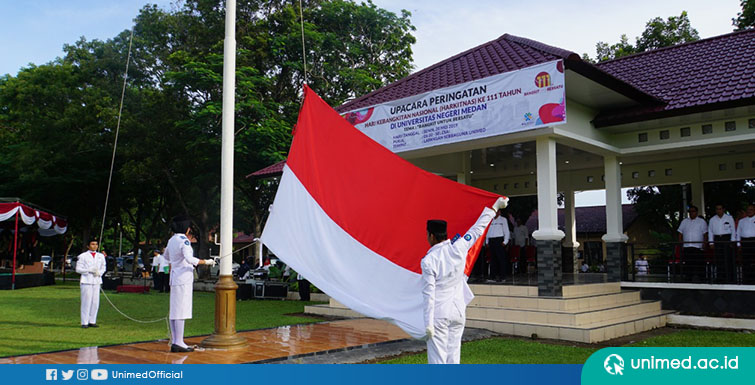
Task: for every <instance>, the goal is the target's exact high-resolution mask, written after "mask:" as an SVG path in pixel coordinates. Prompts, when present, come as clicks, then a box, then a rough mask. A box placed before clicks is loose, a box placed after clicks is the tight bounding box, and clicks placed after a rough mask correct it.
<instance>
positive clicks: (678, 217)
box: [627, 185, 686, 240]
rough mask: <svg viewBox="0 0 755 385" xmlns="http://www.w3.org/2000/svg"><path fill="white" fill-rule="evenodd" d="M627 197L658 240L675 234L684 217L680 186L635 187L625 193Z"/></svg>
mask: <svg viewBox="0 0 755 385" xmlns="http://www.w3.org/2000/svg"><path fill="white" fill-rule="evenodd" d="M627 196H628V197H629V200H631V201H632V203H633V204H634V210H635V211H636V212H637V215H638V216H640V217H641V218H643V219H644V220H645V221H647V223H648V225H649V227H650V228H651V229H656V230H657V231H658V234H659V236H658V237H659V238H660V237H662V236H661V235H660V234H666V237H668V236H672V235H674V234H676V229H678V228H679V224H680V223H681V221H682V220H683V219H684V216H685V215H686V214H685V208H684V207H682V206H683V204H682V202H683V199H682V198H683V197H682V188H681V186H680V185H668V186H642V187H635V188H633V189H631V190H629V191H627ZM664 239H665V238H664ZM659 240H660V239H659Z"/></svg>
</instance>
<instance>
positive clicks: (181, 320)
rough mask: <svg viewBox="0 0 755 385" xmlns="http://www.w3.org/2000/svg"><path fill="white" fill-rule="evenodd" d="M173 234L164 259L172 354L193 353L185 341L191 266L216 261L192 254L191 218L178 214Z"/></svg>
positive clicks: (174, 220)
mask: <svg viewBox="0 0 755 385" xmlns="http://www.w3.org/2000/svg"><path fill="white" fill-rule="evenodd" d="M170 229H171V231H172V232H173V236H172V237H171V238H170V240H169V241H168V246H167V247H165V254H164V258H165V259H167V260H168V262H169V263H170V315H169V316H168V319H169V320H170V334H171V336H172V337H171V345H170V351H171V352H172V353H177V352H178V353H184V352H193V351H194V348H192V347H189V346H187V345H186V344H185V343H184V324H185V322H186V320H187V319H191V313H192V293H193V290H194V267H195V266H197V265H208V266H214V265H215V260H212V259H198V258H195V257H194V250H193V249H192V248H191V241H189V238H188V237H191V236H193V234H192V231H191V219H189V217H187V216H183V215H179V216H176V217H174V218H173V220H172V221H171V224H170Z"/></svg>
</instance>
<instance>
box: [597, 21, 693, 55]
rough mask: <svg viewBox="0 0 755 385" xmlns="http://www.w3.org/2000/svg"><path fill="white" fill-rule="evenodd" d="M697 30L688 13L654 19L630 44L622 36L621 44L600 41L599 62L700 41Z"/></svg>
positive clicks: (598, 46) (598, 47) (623, 35)
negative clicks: (664, 18)
mask: <svg viewBox="0 0 755 385" xmlns="http://www.w3.org/2000/svg"><path fill="white" fill-rule="evenodd" d="M699 39H700V36H699V34H698V33H697V30H696V29H694V28H692V25H691V23H690V21H689V16H687V11H682V13H681V15H679V16H670V17H669V18H668V19H667V20H665V21H664V20H663V19H662V18H660V17H656V18H653V19H651V20H649V21H648V22H647V24H645V30H644V31H643V32H642V34H641V35H640V36H638V37H637V38H636V39H635V40H636V42H635V44H634V45H632V44H631V43H629V38H628V37H627V35H625V34H622V35H621V37H620V39H619V42H618V43H616V44H612V45H609V44H608V43H605V42H602V41H599V42H598V43H597V44H595V51H596V54H597V56H596V59H597V61H598V62H601V61H606V60H613V59H618V58H620V57H624V56H628V55H632V54H635V53H639V52H645V51H650V50H654V49H658V48H662V47H668V46H671V45H676V44H682V43H687V42H691V41H695V40H699Z"/></svg>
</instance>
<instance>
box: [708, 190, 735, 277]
mask: <svg viewBox="0 0 755 385" xmlns="http://www.w3.org/2000/svg"><path fill="white" fill-rule="evenodd" d="M736 240H737V232H736V229H735V227H734V218H732V217H731V215H729V214H726V212H725V211H724V206H723V205H721V204H717V205H716V215H714V216H713V217H712V218H710V221H708V242H709V246H710V247H712V248H713V250H714V252H715V259H716V260H715V262H716V279H717V280H718V281H719V282H721V283H734V282H735V278H734V248H733V247H732V246H733V245H732V243H730V242H732V241H736Z"/></svg>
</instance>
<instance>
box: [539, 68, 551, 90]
mask: <svg viewBox="0 0 755 385" xmlns="http://www.w3.org/2000/svg"><path fill="white" fill-rule="evenodd" d="M535 85H536V86H537V88H543V87H550V86H551V75H550V74H549V73H547V72H541V73H539V74H537V76H535Z"/></svg>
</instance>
